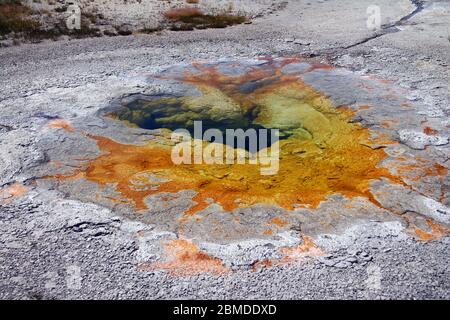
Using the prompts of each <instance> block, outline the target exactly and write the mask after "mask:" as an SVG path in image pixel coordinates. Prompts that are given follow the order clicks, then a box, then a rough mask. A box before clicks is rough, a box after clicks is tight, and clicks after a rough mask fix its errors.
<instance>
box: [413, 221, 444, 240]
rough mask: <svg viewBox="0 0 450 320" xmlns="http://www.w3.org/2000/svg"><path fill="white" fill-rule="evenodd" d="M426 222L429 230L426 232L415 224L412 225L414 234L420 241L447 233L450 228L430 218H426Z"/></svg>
mask: <svg viewBox="0 0 450 320" xmlns="http://www.w3.org/2000/svg"><path fill="white" fill-rule="evenodd" d="M427 224H428V226H429V227H430V229H431V232H427V231H424V230H422V229H420V228H418V227H417V226H413V231H414V234H415V236H416V238H417V239H418V240H420V241H432V240H436V239H439V238H441V237H443V236H445V235H448V234H449V231H450V230H449V229H448V228H446V227H443V226H441V225H440V224H438V223H436V222H434V221H433V220H432V219H427Z"/></svg>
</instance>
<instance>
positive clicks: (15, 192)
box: [0, 182, 28, 204]
mask: <svg viewBox="0 0 450 320" xmlns="http://www.w3.org/2000/svg"><path fill="white" fill-rule="evenodd" d="M27 192H28V188H27V187H26V186H24V185H23V184H21V183H20V182H15V183H13V184H11V185H10V186H8V187H6V188H4V189H2V190H0V203H3V204H9V203H11V202H12V200H13V199H14V198H20V197H22V196H24V195H25V194H26V193H27Z"/></svg>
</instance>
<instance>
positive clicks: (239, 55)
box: [0, 0, 450, 299]
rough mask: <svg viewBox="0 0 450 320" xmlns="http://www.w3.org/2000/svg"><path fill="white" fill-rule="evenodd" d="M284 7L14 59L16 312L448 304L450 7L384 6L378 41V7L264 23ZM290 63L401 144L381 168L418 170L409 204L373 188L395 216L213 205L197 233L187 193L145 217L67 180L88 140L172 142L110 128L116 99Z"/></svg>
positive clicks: (356, 202)
mask: <svg viewBox="0 0 450 320" xmlns="http://www.w3.org/2000/svg"><path fill="white" fill-rule="evenodd" d="M143 2H144V1H143ZM249 2H250V1H249ZM242 3H243V4H244V5H245V3H246V2H245V1H242ZM268 5H269V6H270V5H271V4H267V3H265V2H262V3H261V4H260V6H257V5H255V8H253V7H251V6H249V8H248V13H249V14H252V15H253V16H255V17H254V18H253V20H252V24H242V25H237V26H232V27H229V28H226V29H220V30H219V31H218V30H217V29H207V30H196V31H188V32H174V31H162V32H161V33H159V34H151V35H144V34H139V35H136V34H135V35H130V36H119V37H101V38H86V39H71V40H63V41H56V42H42V43H39V44H22V45H20V46H13V47H8V48H2V49H0V64H1V68H0V74H1V77H0V110H1V118H0V150H1V153H0V186H1V189H0V219H1V220H0V221H1V223H0V229H1V232H0V241H1V243H2V247H1V249H0V250H1V251H0V252H1V255H0V258H1V264H0V275H1V282H0V288H1V290H0V297H1V298H3V299H7V298H13V299H71V298H75V299H79V298H88V299H95V298H97V299H98V298H113V299H124V298H137V299H142V298H146V299H168V298H203V299H214V298H223V299H228V298H245V299H258V298H268V299H282V298H285V299H314V298H320V299H330V298H336V299H353V298H358V299H372V298H374V299H379V298H382V299H448V298H449V281H448V278H449V270H448V250H449V246H450V243H449V238H448V226H449V217H450V210H449V208H448V206H449V203H450V198H449V188H448V184H449V175H448V173H447V168H448V166H449V163H448V159H449V145H448V142H449V141H448V138H449V131H448V128H449V125H450V124H449V120H448V119H449V111H450V90H449V89H450V88H449V78H450V67H449V66H450V60H449V59H450V58H449V57H450V55H449V52H450V40H449V36H450V30H449V10H450V3H449V2H448V1H423V2H422V1H413V2H409V1H398V2H392V1H388V0H385V1H378V5H379V7H380V9H381V18H382V27H381V29H379V30H369V29H368V28H367V25H366V21H367V13H366V12H367V11H366V10H367V8H368V7H369V6H370V5H372V2H371V1H357V2H356V1H347V0H340V1H339V0H329V1H317V2H316V1H310V2H307V1H287V4H286V5H285V6H282V7H280V8H279V9H277V10H274V12H273V13H272V14H262V16H258V15H260V14H261V12H263V7H264V8H266V7H267V6H268ZM118 8H119V9H120V7H118ZM119 9H118V10H119ZM111 17H112V16H111ZM111 19H113V18H111ZM292 56H302V57H304V59H305V63H308V64H310V65H313V64H317V63H323V64H326V65H330V66H334V67H337V68H326V69H322V70H315V71H314V70H313V71H310V72H306V73H305V74H303V75H302V76H303V80H304V81H305V82H306V83H307V84H308V85H310V86H312V87H313V88H315V89H316V90H320V91H321V92H323V93H324V94H325V95H326V96H327V97H329V98H330V99H331V100H332V101H333V102H334V103H335V105H336V106H341V105H344V106H349V107H351V108H353V109H354V110H356V113H355V121H359V122H361V123H362V124H363V125H364V126H366V127H368V128H370V129H371V133H372V134H374V135H376V134H378V135H380V134H385V135H386V136H387V137H388V138H389V140H390V141H394V142H396V143H395V144H392V145H381V146H380V147H383V148H385V149H386V152H387V153H388V154H389V156H390V157H389V158H387V160H386V161H385V162H384V163H382V164H380V166H386V167H387V166H389V165H393V164H394V165H396V164H397V162H396V161H397V160H396V159H398V156H399V155H401V156H402V157H404V158H406V159H408V161H409V162H407V166H405V167H407V168H406V169H407V170H406V169H405V170H406V172H397V173H399V174H400V173H401V174H402V178H404V181H406V182H407V184H408V185H409V186H410V187H411V188H404V187H401V186H398V185H394V184H391V183H389V182H387V181H385V180H380V181H374V182H373V184H372V185H371V190H372V193H373V194H374V197H375V199H376V201H377V202H379V203H381V205H382V206H381V207H378V206H375V205H373V203H372V202H370V201H368V199H366V198H364V197H356V198H354V199H345V198H343V197H341V196H339V195H333V196H331V197H329V199H327V200H326V201H324V202H323V203H321V205H320V206H319V207H318V208H316V209H312V208H298V209H296V210H293V211H290V210H285V209H281V208H279V207H276V206H265V205H256V206H252V207H250V208H244V209H238V210H235V211H233V212H225V211H224V210H222V209H221V208H220V207H218V206H217V205H212V206H211V207H208V208H206V209H205V210H203V211H201V212H199V213H198V214H197V215H196V216H195V217H194V219H187V220H186V219H184V217H185V216H184V215H183V210H184V207H183V206H189V205H190V204H191V202H190V201H191V198H192V195H191V194H190V193H189V192H185V193H181V196H179V197H178V198H177V199H176V201H171V200H165V199H162V198H157V199H155V198H152V199H149V200H148V201H150V203H153V204H154V207H153V208H160V209H159V210H156V211H151V209H149V211H147V212H145V211H144V212H142V211H141V212H136V211H135V210H133V208H132V207H130V206H127V205H121V204H120V203H117V202H114V201H113V200H112V197H113V196H117V193H116V190H114V185H110V186H107V187H106V188H102V187H100V186H98V185H97V184H95V183H93V182H92V181H88V180H86V179H82V178H81V179H72V180H70V179H69V180H67V179H66V180H64V181H63V180H61V181H58V179H55V178H54V177H55V175H57V174H69V173H71V172H74V171H76V170H78V169H80V168H81V170H83V168H85V166H86V165H87V164H89V161H91V160H92V159H95V158H97V157H98V155H99V153H100V150H99V148H98V145H97V144H96V143H95V141H94V140H93V139H91V138H90V137H89V135H90V136H92V135H96V136H103V137H109V138H111V139H114V140H115V141H118V142H120V143H123V144H125V143H128V144H139V143H142V142H143V141H146V140H148V139H156V140H158V139H159V138H158V134H157V133H155V132H149V131H146V130H143V129H137V128H130V127H127V126H125V125H123V124H121V123H119V122H117V121H114V120H111V119H105V118H102V117H100V116H99V111H101V110H102V109H103V108H106V107H110V106H111V104H112V103H113V102H114V101H117V99H118V98H121V97H127V96H130V95H132V94H137V93H146V94H154V93H158V92H160V91H167V90H170V89H171V85H168V84H164V83H161V82H158V81H156V80H155V79H154V78H152V77H150V76H149V75H151V74H155V73H160V72H164V70H171V68H172V69H173V67H174V66H175V69H176V68H178V67H177V66H183V68H184V67H186V65H187V66H189V65H190V64H191V63H192V62H193V61H202V62H205V63H208V62H217V61H219V62H220V61H222V62H223V61H238V62H239V63H247V64H252V63H256V62H255V58H257V57H272V58H277V57H292ZM365 105H370V106H371V108H368V109H367V108H362V107H363V106H365ZM86 134H88V135H86ZM155 137H156V138H155ZM390 168H392V166H391V167H390ZM98 194H101V197H100V198H99V197H98V196H97V195H98ZM107 197H110V198H109V200H108V198H107ZM163 205H164V206H165V207H164V208H166V209H164V208H163V209H161V208H162V207H161V206H163ZM236 216H238V217H240V219H239V220H236V219H234V218H235V217H236ZM280 216H282V217H283V219H284V220H285V221H286V223H284V222H283V223H275V225H272V226H271V228H272V234H263V232H262V230H263V229H262V228H263V226H267V223H268V222H269V221H273V219H274V218H277V217H280ZM233 219H234V220H233ZM233 221H234V222H233ZM236 221H238V222H236Z"/></svg>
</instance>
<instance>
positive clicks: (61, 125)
mask: <svg viewBox="0 0 450 320" xmlns="http://www.w3.org/2000/svg"><path fill="white" fill-rule="evenodd" d="M47 126H48V127H49V128H52V129H63V130H66V131H67V132H74V131H75V129H74V128H73V127H72V124H71V123H70V121H69V120H66V119H53V120H50V121H49V122H48V124H47Z"/></svg>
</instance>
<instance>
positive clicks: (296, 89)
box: [58, 60, 404, 214]
mask: <svg viewBox="0 0 450 320" xmlns="http://www.w3.org/2000/svg"><path fill="white" fill-rule="evenodd" d="M295 61H297V60H292V61H291V60H289V61H287V62H284V63H283V64H282V65H281V66H280V65H275V64H272V63H268V64H266V65H263V66H262V67H259V68H254V69H252V70H250V71H248V72H247V73H246V74H244V75H241V76H229V75H224V74H221V73H220V72H219V71H218V70H217V69H216V68H215V67H204V66H202V65H199V66H197V69H198V72H193V73H189V72H187V71H186V72H184V73H183V74H182V75H180V76H179V78H177V80H179V81H183V82H185V83H190V84H192V85H195V86H196V87H197V88H198V89H199V90H200V91H201V92H202V93H203V95H202V96H201V97H199V98H196V97H187V98H186V99H185V100H182V101H181V103H183V104H184V106H185V108H192V106H193V105H195V106H197V107H198V105H199V103H204V104H208V105H211V104H212V105H215V104H217V103H222V104H223V105H224V104H226V103H232V104H233V107H234V106H235V105H236V104H237V105H238V106H239V107H240V108H241V109H242V112H248V111H249V110H251V109H252V108H253V107H254V106H258V107H259V113H258V116H257V118H256V119H255V121H256V123H258V124H260V125H262V126H265V127H267V128H279V127H281V128H282V129H283V128H284V129H286V130H288V131H289V130H290V132H291V135H290V136H289V137H288V138H286V139H283V140H280V142H279V145H280V163H279V165H280V168H279V172H278V173H277V174H276V175H272V176H262V175H261V174H260V167H259V166H256V165H251V164H235V165H225V164H223V165H221V164H214V165H208V164H199V165H194V164H192V165H187V164H185V165H175V164H173V162H172V160H171V147H170V146H169V145H162V144H159V143H157V142H149V143H148V144H146V145H139V146H136V145H127V144H121V143H118V142H115V141H113V140H112V139H109V138H106V137H99V136H92V137H91V138H92V139H94V140H95V141H96V142H97V144H98V147H99V148H100V150H101V151H102V154H101V155H100V156H99V157H98V158H96V159H94V160H90V162H89V163H88V165H87V168H86V169H83V170H80V171H79V172H77V173H76V174H78V177H83V178H85V179H87V180H89V181H93V182H96V183H98V184H99V185H103V186H105V185H115V186H116V189H117V191H118V192H119V193H120V194H121V196H122V198H123V199H125V200H127V201H129V202H130V204H133V205H134V206H135V208H136V209H137V210H145V209H146V208H147V204H146V203H145V199H146V197H148V196H149V195H152V194H157V193H161V192H173V193H175V192H178V191H180V190H188V189H189V190H194V191H195V192H196V193H197V194H196V195H195V196H194V198H193V199H192V200H193V201H194V202H195V205H193V206H192V207H191V208H190V209H188V210H187V211H186V212H185V214H195V213H197V212H199V211H201V210H203V209H205V208H207V207H208V206H209V205H210V204H211V199H212V200H213V201H212V202H215V203H217V204H219V205H221V206H222V208H223V209H224V210H227V211H231V210H234V209H236V208H242V207H249V206H251V205H254V204H268V205H274V206H279V207H282V208H284V209H287V210H293V209H294V208H295V205H303V206H305V207H311V208H316V207H317V206H318V205H319V204H320V202H322V201H324V200H326V199H327V197H328V196H330V195H332V194H336V193H340V194H342V195H344V196H346V197H348V198H353V197H365V198H367V199H368V200H369V201H371V202H372V203H373V204H375V205H377V206H379V207H381V205H380V204H379V203H378V201H377V200H376V199H375V198H374V197H373V195H372V193H371V191H370V183H371V181H372V180H376V179H381V178H387V179H389V180H391V181H392V182H393V183H399V184H404V182H403V181H402V180H401V178H399V177H398V176H395V175H393V174H391V173H390V172H389V170H388V169H387V168H384V167H381V166H379V164H380V162H381V161H383V160H384V159H385V158H386V157H387V154H386V153H385V152H384V150H383V149H382V148H376V147H371V146H372V145H377V144H379V143H394V142H392V141H390V140H388V137H384V136H382V135H380V138H379V139H372V138H371V135H370V132H369V130H368V129H367V128H364V127H362V126H361V125H360V124H359V123H355V122H354V121H353V116H354V111H352V110H350V109H348V108H339V109H336V108H335V107H334V106H333V104H332V102H331V101H330V100H329V99H328V98H326V97H325V96H324V95H323V94H321V93H320V92H317V91H315V90H314V89H313V88H311V87H309V86H308V85H306V84H305V83H303V82H302V80H301V79H299V78H298V76H293V75H289V74H287V75H286V74H283V73H282V72H281V68H282V66H283V65H286V64H288V63H291V62H295ZM313 67H314V68H325V66H319V65H316V66H313ZM248 83H252V84H253V83H260V84H261V85H259V86H258V87H257V88H255V89H254V91H253V92H251V93H248V92H247V93H244V92H243V91H242V90H239V88H242V86H243V85H245V84H248ZM218 97H225V98H224V99H221V100H220V101H218V100H217V98H218ZM224 101H225V102H224ZM227 101H231V102H227ZM200 105H201V104H200ZM224 107H227V105H224ZM380 139H381V140H382V141H380ZM204 143H205V144H207V142H204ZM155 177H156V178H157V180H158V182H155V179H154V178H155ZM58 178H59V179H67V178H69V177H62V176H59V177H58ZM70 178H73V176H72V177H70Z"/></svg>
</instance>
